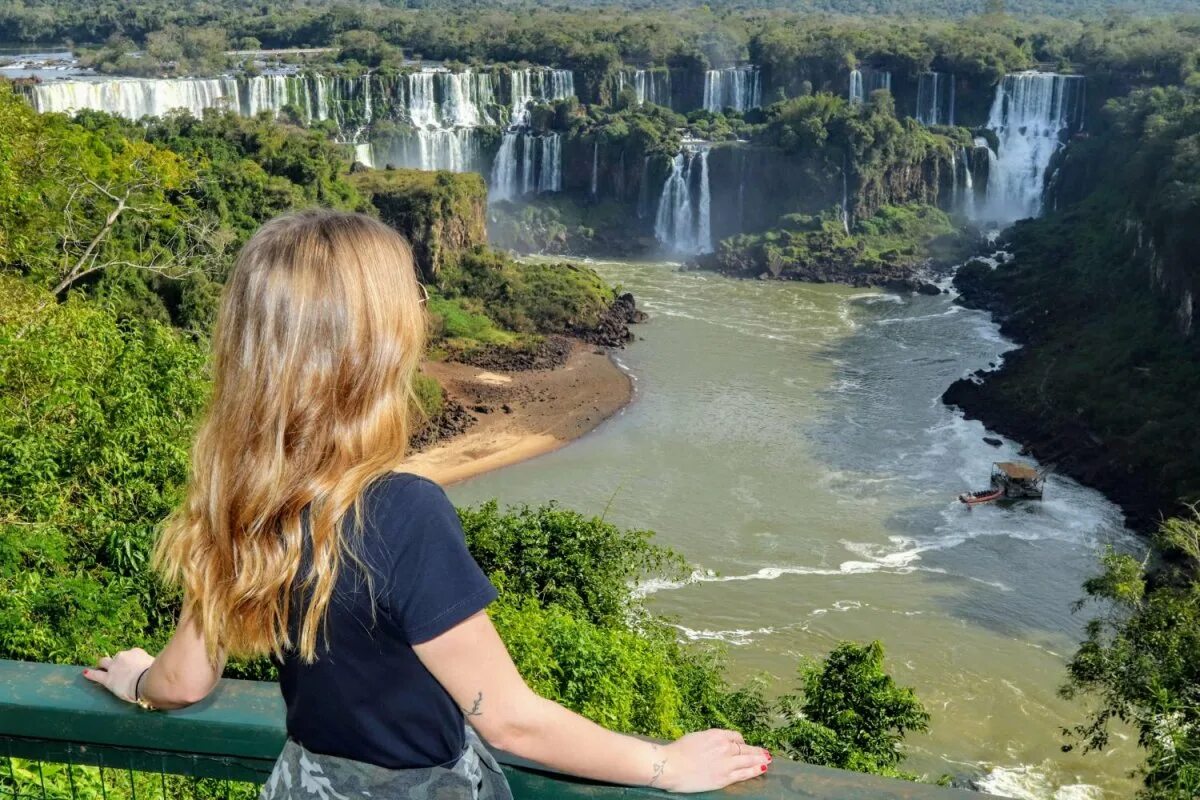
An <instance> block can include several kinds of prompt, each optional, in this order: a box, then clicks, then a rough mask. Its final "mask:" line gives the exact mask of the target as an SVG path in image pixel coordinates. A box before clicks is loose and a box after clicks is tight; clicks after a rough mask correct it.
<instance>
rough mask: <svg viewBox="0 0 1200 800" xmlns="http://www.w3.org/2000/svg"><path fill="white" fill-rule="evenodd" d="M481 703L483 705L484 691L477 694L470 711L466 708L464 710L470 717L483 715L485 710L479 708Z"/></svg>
mask: <svg viewBox="0 0 1200 800" xmlns="http://www.w3.org/2000/svg"><path fill="white" fill-rule="evenodd" d="M481 705H483V692H480V693H479V694H477V695H475V702H474V703H473V704H472V705H471V710H470V711H468V710H467V709H465V708H464V709H463V710H462V711H463V713H464V714H466V715H467V716H468V717H481V716H483V711H481V710H480V708H479V707H480V706H481Z"/></svg>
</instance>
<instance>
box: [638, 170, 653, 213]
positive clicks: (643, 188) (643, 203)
mask: <svg viewBox="0 0 1200 800" xmlns="http://www.w3.org/2000/svg"><path fill="white" fill-rule="evenodd" d="M649 213H650V156H643V157H642V177H641V182H640V183H638V205H637V217H638V219H645V218H646V216H647V215H648V214H649Z"/></svg>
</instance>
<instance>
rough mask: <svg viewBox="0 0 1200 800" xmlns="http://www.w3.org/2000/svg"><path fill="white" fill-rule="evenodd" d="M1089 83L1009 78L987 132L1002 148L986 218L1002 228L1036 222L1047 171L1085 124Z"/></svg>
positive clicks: (1029, 75) (1042, 75)
mask: <svg viewBox="0 0 1200 800" xmlns="http://www.w3.org/2000/svg"><path fill="white" fill-rule="evenodd" d="M1083 102H1084V78H1083V77H1081V76H1078V75H1060V74H1057V73H1052V72H1021V73H1017V74H1014V75H1006V76H1004V79H1003V80H1002V81H1001V82H1000V83H999V84H998V85H997V87H996V96H995V99H994V101H993V102H992V109H991V113H990V114H989V116H988V123H987V127H988V128H989V129H990V130H992V131H993V132H994V133H995V134H996V138H997V141H998V146H997V148H996V150H995V152H994V153H993V156H992V162H991V165H990V167H989V172H988V182H987V194H986V201H985V203H984V207H983V208H982V209H981V210H980V213H981V215H982V216H983V217H985V218H986V219H988V220H992V221H996V222H999V223H1009V222H1014V221H1016V220H1018V219H1024V218H1026V217H1036V216H1037V215H1038V214H1039V213H1041V210H1042V195H1043V189H1044V186H1045V177H1046V170H1047V168H1048V167H1049V165H1050V160H1051V158H1052V157H1053V156H1054V153H1055V152H1056V151H1057V150H1058V149H1059V148H1060V147H1062V145H1063V143H1064V141H1065V139H1066V137H1067V136H1069V135H1070V133H1071V132H1072V131H1074V130H1078V129H1079V127H1080V126H1081V125H1082V123H1083Z"/></svg>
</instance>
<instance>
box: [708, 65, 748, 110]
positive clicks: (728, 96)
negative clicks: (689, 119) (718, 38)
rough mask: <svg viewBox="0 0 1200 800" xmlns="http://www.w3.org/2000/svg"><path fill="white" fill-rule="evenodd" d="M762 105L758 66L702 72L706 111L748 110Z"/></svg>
mask: <svg viewBox="0 0 1200 800" xmlns="http://www.w3.org/2000/svg"><path fill="white" fill-rule="evenodd" d="M760 105H762V85H761V81H760V80H759V74H758V67H755V66H752V65H749V66H743V67H726V68H725V69H710V70H708V71H707V72H706V73H704V108H705V109H706V110H708V111H714V112H717V111H722V110H724V109H726V108H732V109H733V110H734V111H739V112H740V111H749V110H750V109H752V108H758V107H759V106H760Z"/></svg>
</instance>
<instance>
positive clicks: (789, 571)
mask: <svg viewBox="0 0 1200 800" xmlns="http://www.w3.org/2000/svg"><path fill="white" fill-rule="evenodd" d="M915 560H916V559H910V558H908V557H907V555H905V554H889V555H887V556H884V557H882V558H879V559H876V560H871V561H843V562H842V563H840V564H838V566H837V567H762V568H761V569H759V570H758V571H756V572H751V573H747V574H744V575H718V574H717V573H716V572H715V571H713V570H711V569H696V570H694V571H693V572H692V574H691V575H689V576H688V577H687V578H684V579H683V580H667V579H665V578H650V579H648V580H645V581H642V582H640V583H638V584H636V585H634V586H631V587H630V591H631V592H632V594H633V596H634V597H637V598H644V597H648V596H650V595H652V594H657V593H658V592H664V591H670V590H672V589H682V588H683V587H685V586H691V585H692V584H696V583H735V582H740V581H773V580H778V579H779V578H782V577H784V576H789V575H808V576H825V577H833V576H838V575H869V574H872V573H877V572H885V573H889V574H892V575H908V574H910V573H912V572H917V571H920V572H931V573H935V574H942V575H944V574H945V573H946V571H945V570H944V569H941V568H939V567H918V566H915V565H913V564H911V561H915ZM839 610H841V609H839Z"/></svg>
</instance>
